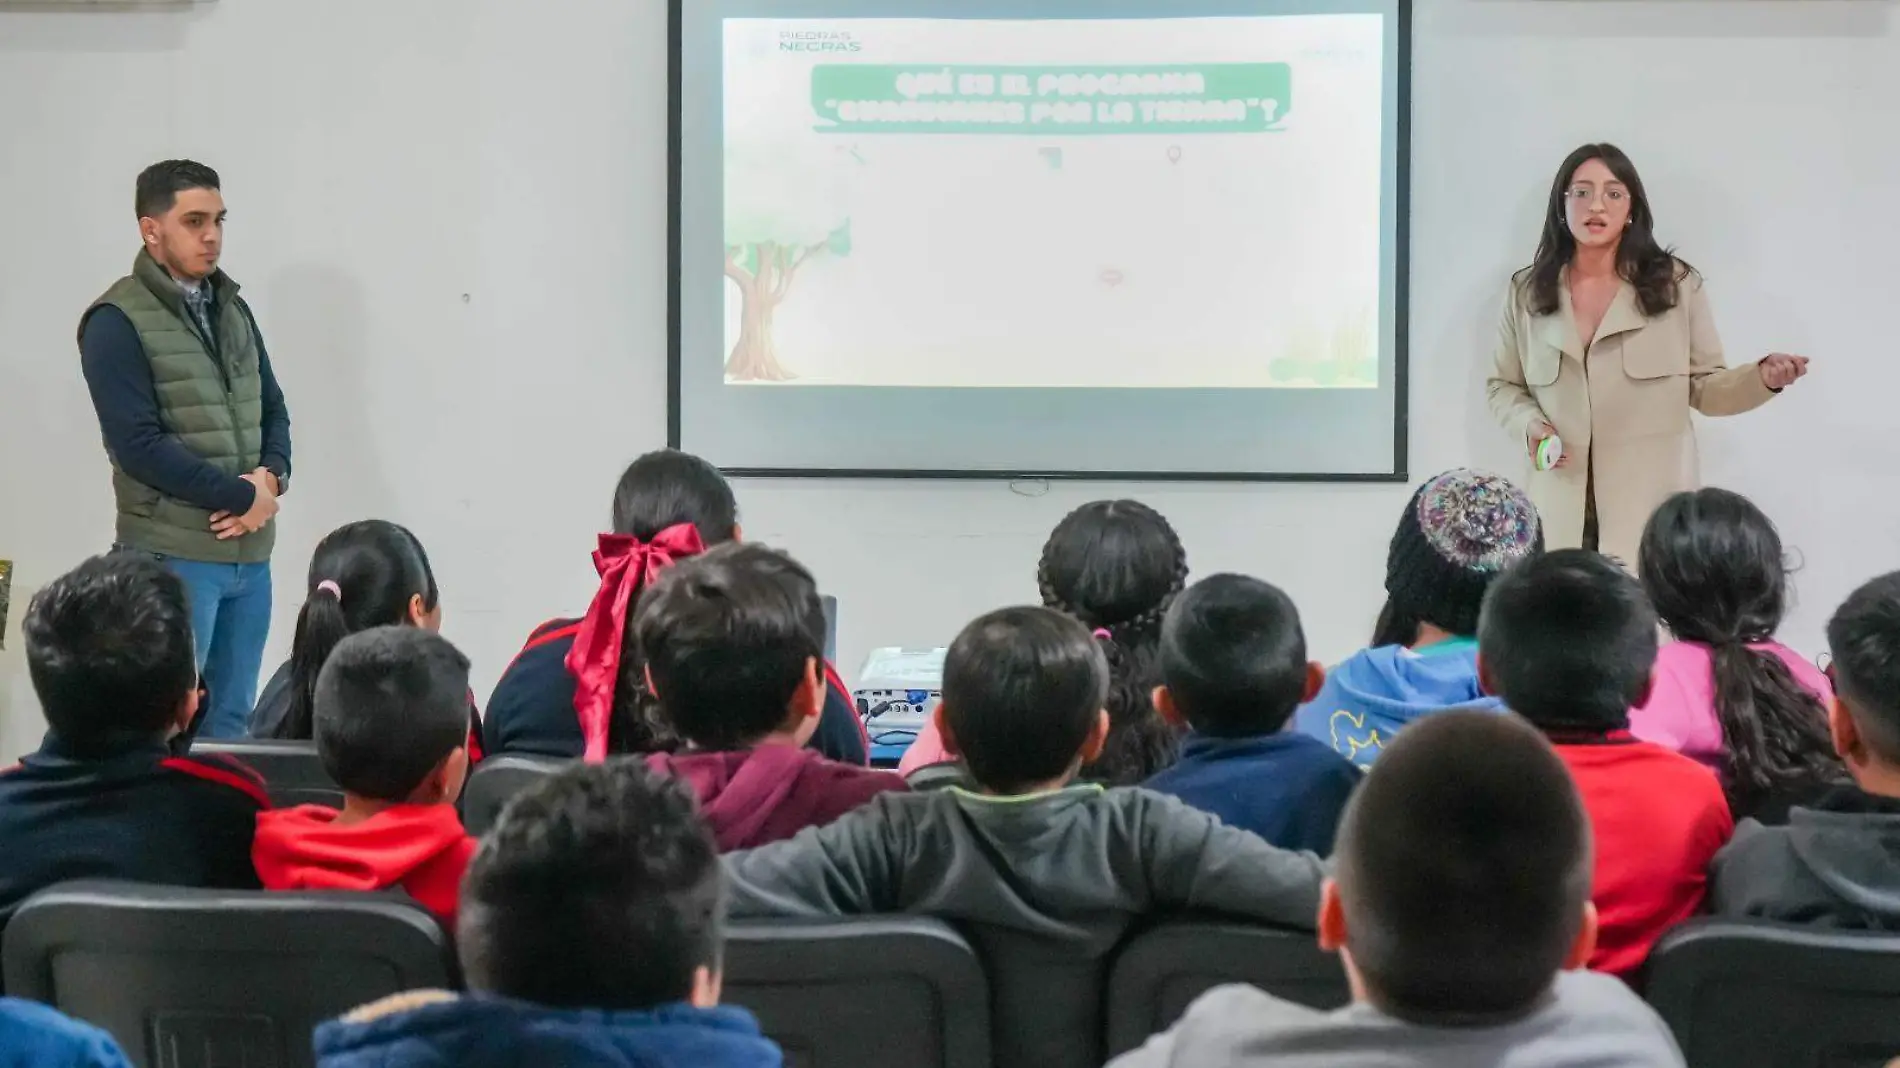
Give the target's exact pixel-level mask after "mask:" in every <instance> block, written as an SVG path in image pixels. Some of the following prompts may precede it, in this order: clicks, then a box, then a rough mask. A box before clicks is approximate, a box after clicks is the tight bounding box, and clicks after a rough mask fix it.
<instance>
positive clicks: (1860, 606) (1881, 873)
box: [1709, 572, 1900, 931]
mask: <svg viewBox="0 0 1900 1068" xmlns="http://www.w3.org/2000/svg"><path fill="white" fill-rule="evenodd" d="M1827 643H1828V647H1829V648H1830V649H1831V650H1832V651H1833V654H1834V662H1833V665H1832V670H1833V674H1834V686H1835V690H1834V703H1833V710H1832V713H1831V716H1830V720H1831V724H1832V730H1833V735H1834V745H1835V747H1836V748H1837V749H1838V750H1839V751H1840V754H1841V756H1842V757H1844V758H1845V759H1846V761H1847V770H1848V772H1849V774H1851V775H1852V776H1853V783H1852V784H1850V785H1845V786H1841V787H1838V788H1836V789H1835V790H1834V791H1833V792H1831V793H1828V794H1825V795H1823V796H1822V797H1821V798H1819V799H1818V800H1816V801H1814V802H1812V803H1810V804H1807V805H1803V806H1798V807H1796V808H1795V809H1793V810H1792V811H1791V812H1790V813H1789V816H1788V825H1787V826H1785V827H1764V826H1762V825H1760V824H1758V823H1755V822H1754V821H1752V820H1744V821H1743V822H1742V824H1741V826H1739V827H1737V828H1736V829H1735V840H1734V841H1732V842H1730V843H1729V844H1728V845H1727V846H1726V847H1725V848H1723V850H1722V851H1721V852H1720V853H1717V854H1716V856H1715V866H1714V868H1713V870H1712V871H1711V872H1710V887H1709V902H1710V905H1711V908H1712V911H1714V912H1716V913H1718V914H1721V915H1725V916H1758V917H1761V918H1762V919H1767V920H1782V921H1785V922H1790V923H1811V924H1816V925H1819V926H1825V927H1844V928H1857V929H1862V930H1878V931H1894V930H1900V572H1897V573H1894V574H1890V575H1884V576H1882V577H1880V578H1877V579H1874V580H1873V581H1871V582H1869V583H1867V584H1866V585H1864V586H1862V587H1861V588H1860V589H1858V590H1855V591H1854V593H1853V595H1852V596H1850V597H1849V598H1848V599H1847V602H1846V603H1845V604H1843V605H1841V607H1840V609H1839V610H1838V611H1836V612H1835V613H1834V618H1833V619H1832V620H1829V621H1828V625H1827Z"/></svg>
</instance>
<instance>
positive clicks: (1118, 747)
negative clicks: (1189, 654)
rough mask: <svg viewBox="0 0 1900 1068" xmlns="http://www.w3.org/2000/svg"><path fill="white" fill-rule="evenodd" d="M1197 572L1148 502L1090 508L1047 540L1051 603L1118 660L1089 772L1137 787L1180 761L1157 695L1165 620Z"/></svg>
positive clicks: (1045, 583) (1040, 576)
mask: <svg viewBox="0 0 1900 1068" xmlns="http://www.w3.org/2000/svg"><path fill="white" fill-rule="evenodd" d="M1187 575H1188V564H1187V552H1186V550H1185V549H1183V548H1182V546H1181V538H1180V536H1179V535H1177V534H1176V533H1175V532H1174V528H1173V527H1172V526H1170V525H1169V524H1168V521H1167V520H1166V519H1165V518H1163V517H1162V515H1161V513H1159V512H1157V511H1155V510H1154V509H1153V508H1150V507H1148V506H1147V505H1145V504H1142V503H1141V502H1140V501H1128V500H1121V501H1095V502H1093V503H1091V504H1085V505H1083V506H1082V507H1080V508H1077V509H1076V510H1075V511H1073V512H1070V513H1069V514H1068V516H1067V517H1065V518H1064V519H1063V520H1062V522H1060V523H1058V524H1056V528H1055V531H1054V532H1053V533H1051V534H1050V535H1049V540H1048V542H1046V543H1045V544H1044V545H1043V549H1042V562H1041V565H1040V566H1039V567H1038V568H1037V571H1036V582H1037V586H1038V588H1039V589H1040V590H1041V591H1042V603H1043V604H1044V605H1045V606H1047V607H1049V608H1054V609H1056V610H1058V611H1061V612H1064V613H1067V614H1068V615H1071V616H1073V617H1075V618H1076V619H1078V620H1080V621H1081V622H1082V624H1083V626H1084V627H1086V628H1087V629H1088V630H1090V631H1092V632H1094V634H1095V636H1096V638H1097V639H1098V640H1100V642H1101V645H1102V650H1103V652H1104V653H1105V654H1106V655H1107V657H1108V670H1109V678H1110V683H1109V696H1108V715H1109V723H1110V727H1109V736H1108V745H1107V747H1106V748H1104V749H1103V751H1102V755H1101V756H1100V757H1098V758H1097V759H1096V760H1095V761H1094V762H1092V763H1091V764H1090V765H1089V766H1088V767H1087V768H1085V769H1083V777H1084V778H1087V779H1091V780H1094V781H1098V782H1103V783H1107V784H1110V785H1132V784H1134V783H1139V782H1142V781H1143V780H1145V779H1147V778H1148V777H1149V776H1150V775H1153V774H1154V773H1155V772H1157V771H1160V770H1161V769H1162V768H1165V767H1167V766H1168V765H1170V764H1172V763H1174V759H1175V756H1176V755H1177V753H1178V752H1179V749H1180V740H1179V738H1178V737H1177V736H1176V734H1175V731H1174V729H1173V728H1172V727H1170V726H1169V725H1168V723H1167V722H1166V721H1165V720H1163V719H1162V718H1161V715H1160V714H1159V713H1158V712H1156V711H1155V709H1154V704H1153V701H1152V700H1151V694H1152V693H1153V691H1154V688H1155V685H1156V684H1157V683H1158V682H1159V681H1160V678H1161V673H1160V665H1159V659H1160V654H1159V647H1160V640H1161V620H1162V618H1163V617H1164V616H1165V615H1166V614H1167V611H1168V606H1169V605H1170V604H1171V603H1173V601H1174V596H1175V594H1178V593H1180V592H1181V588H1182V587H1183V586H1184V585H1185V584H1186V582H1187Z"/></svg>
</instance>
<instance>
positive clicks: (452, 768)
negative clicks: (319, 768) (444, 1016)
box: [251, 626, 475, 925]
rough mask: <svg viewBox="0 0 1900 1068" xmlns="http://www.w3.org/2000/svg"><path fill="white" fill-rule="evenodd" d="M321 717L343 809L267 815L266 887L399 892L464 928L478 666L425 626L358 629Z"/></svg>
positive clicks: (337, 664)
mask: <svg viewBox="0 0 1900 1068" xmlns="http://www.w3.org/2000/svg"><path fill="white" fill-rule="evenodd" d="M314 715H315V720H314V723H313V727H314V728H315V731H316V741H317V755H318V757H319V758H321V759H322V761H323V770H324V771H326V772H328V773H329V775H330V777H331V779H333V780H334V781H335V782H336V784H337V785H338V786H340V787H342V788H343V811H341V812H338V811H337V810H335V809H333V808H330V807H328V806H325V805H299V806H298V807H296V808H290V809H279V810H277V811H275V812H266V813H265V814H264V815H262V816H260V817H258V820H257V841H256V844H255V846H254V847H253V849H252V853H251V856H252V859H254V860H255V861H256V862H257V874H258V876H259V877H260V878H261V879H262V880H263V882H264V888H265V889H266V890H389V889H398V888H399V889H401V890H403V891H405V892H407V893H408V894H409V896H410V897H413V898H415V899H416V900H417V901H418V902H420V903H421V904H422V906H423V907H424V908H427V909H428V910H429V911H430V912H432V913H434V914H435V915H436V918H437V919H439V920H441V921H442V922H443V923H444V924H450V925H452V924H453V923H454V922H455V904H456V896H457V893H458V889H459V887H460V885H461V882H462V872H463V870H464V869H466V868H467V867H468V858H469V857H470V856H471V855H473V854H474V852H475V840H474V839H472V838H470V837H469V836H468V832H467V831H464V830H463V829H462V818H461V816H460V815H458V814H457V813H456V811H455V802H456V800H457V799H458V798H460V797H461V796H462V780H463V778H464V777H465V776H466V775H467V774H468V751H467V749H465V748H464V746H465V745H466V743H467V739H468V734H467V731H468V719H467V716H468V658H467V657H465V656H463V655H462V654H461V653H460V652H458V651H456V648H455V647H454V646H453V645H450V644H449V643H448V640H447V639H445V638H443V637H441V636H440V635H438V634H434V633H432V632H430V631H426V630H421V629H419V628H416V627H401V626H391V627H372V628H371V629H369V630H364V631H358V632H357V633H355V634H352V635H350V636H349V637H347V638H345V639H343V640H342V641H341V642H338V643H337V647H336V650H335V651H334V652H332V653H331V654H330V658H329V660H328V661H326V662H325V663H324V665H323V671H322V672H320V673H319V674H318V675H317V692H316V705H315V709H314Z"/></svg>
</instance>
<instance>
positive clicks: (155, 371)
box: [79, 249, 277, 564]
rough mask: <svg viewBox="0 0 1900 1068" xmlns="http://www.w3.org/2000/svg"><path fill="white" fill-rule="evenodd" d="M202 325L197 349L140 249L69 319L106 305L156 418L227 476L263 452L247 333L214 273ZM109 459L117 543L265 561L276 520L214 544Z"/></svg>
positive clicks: (168, 283) (167, 282) (167, 285)
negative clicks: (126, 337) (149, 388)
mask: <svg viewBox="0 0 1900 1068" xmlns="http://www.w3.org/2000/svg"><path fill="white" fill-rule="evenodd" d="M211 281H212V299H213V303H212V309H211V314H212V322H214V323H216V324H217V326H216V332H217V338H216V344H215V345H207V344H206V343H205V339H204V338H202V337H200V336H199V334H198V328H197V326H196V325H195V324H194V323H193V322H192V319H191V314H190V313H189V312H188V311H186V310H185V293H184V290H183V289H181V288H180V287H179V285H178V283H177V282H175V281H173V280H172V277H171V275H170V274H169V273H168V272H166V270H165V269H164V268H163V267H160V266H159V265H158V263H157V261H155V260H153V259H152V257H151V256H149V255H147V254H146V252H145V250H143V249H140V250H139V254H138V258H137V259H135V260H133V261H132V273H131V274H130V275H128V276H126V277H124V278H121V279H119V280H118V281H117V282H115V283H113V285H112V288H111V289H108V290H106V291H105V294H104V295H103V296H101V297H100V298H99V299H98V300H96V301H94V302H93V304H92V307H90V308H88V309H86V316H85V317H82V318H81V319H80V321H79V329H80V332H81V333H82V334H83V333H84V332H85V329H86V318H90V317H91V315H92V313H93V311H94V310H96V309H98V308H101V307H105V306H107V305H110V306H112V307H114V308H117V309H119V310H120V311H121V312H124V313H125V316H126V318H128V319H130V320H131V321H132V327H133V329H135V330H137V331H138V335H139V343H140V344H141V345H143V346H144V348H145V358H146V359H147V360H150V361H151V364H152V383H153V385H154V386H156V387H157V391H158V418H159V422H160V424H162V425H163V426H164V428H165V430H166V431H167V432H168V433H170V434H172V435H173V436H175V437H176V438H177V439H178V440H179V441H180V442H181V443H183V444H184V446H185V448H187V449H190V450H191V451H192V452H193V453H196V454H197V455H198V456H200V457H202V458H203V459H204V460H205V461H206V462H207V463H209V464H211V465H212V466H213V467H216V468H217V469H218V470H220V471H223V472H224V473H226V474H229V475H241V474H244V473H245V472H247V471H254V470H256V469H257V466H258V463H259V461H260V458H261V454H262V452H263V447H264V426H263V423H264V403H263V379H262V378H261V377H260V376H259V374H258V369H257V336H256V334H255V332H254V331H253V330H252V326H251V319H250V316H249V314H247V313H246V312H245V310H244V309H243V307H241V306H240V304H239V302H238V299H237V293H238V285H237V283H236V282H233V281H232V280H231V279H230V278H229V277H228V276H227V275H226V274H225V273H224V272H223V271H219V272H217V273H216V274H214V275H212V278H211ZM111 452H112V450H111V447H110V446H108V447H107V449H106V453H107V456H108V457H109V458H110V459H111V460H112V494H113V497H114V498H115V499H116V501H117V503H118V512H119V518H118V539H117V540H118V542H119V543H120V544H122V545H129V546H131V547H133V548H135V549H142V550H144V551H146V552H151V553H159V554H162V555H165V556H175V557H177V558H179V559H181V560H198V561H204V562H207V563H217V564H255V563H263V562H265V561H267V560H269V559H270V554H271V547H272V546H273V545H274V544H275V543H276V541H277V529H276V523H275V522H274V521H273V522H272V523H269V524H266V525H265V527H264V529H262V530H260V531H258V532H257V533H255V534H246V535H243V536H241V537H236V538H232V539H230V540H228V541H219V540H218V537H217V535H216V534H213V533H212V532H211V513H210V512H209V511H207V510H205V509H203V508H199V507H197V506H196V505H192V504H187V503H186V502H184V501H181V500H179V499H177V498H176V497H168V496H166V495H165V494H164V493H161V492H159V491H158V490H156V489H153V488H152V487H150V486H147V485H146V484H144V483H143V482H140V481H138V480H136V479H134V478H132V477H131V476H129V475H127V474H126V473H125V472H124V471H123V470H120V468H119V462H118V458H117V457H113V456H111Z"/></svg>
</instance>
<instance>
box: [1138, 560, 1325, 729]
mask: <svg viewBox="0 0 1900 1068" xmlns="http://www.w3.org/2000/svg"><path fill="white" fill-rule="evenodd" d="M1161 681H1162V682H1163V683H1164V684H1165V685H1166V686H1167V687H1168V693H1169V695H1170V696H1171V697H1173V699H1174V704H1175V707H1176V708H1177V709H1179V710H1180V712H1181V715H1182V716H1183V717H1184V718H1185V719H1186V720H1187V721H1188V725H1189V726H1191V727H1193V728H1194V730H1195V731H1196V732H1198V733H1201V734H1205V735H1211V736H1214V737H1240V736H1245V735H1252V734H1271V733H1273V732H1274V731H1277V730H1279V729H1280V728H1281V727H1284V726H1286V721H1287V720H1288V719H1289V718H1291V717H1292V715H1293V711H1294V709H1296V708H1298V707H1299V704H1300V699H1301V698H1302V697H1305V696H1306V633H1305V632H1304V631H1303V630H1301V629H1300V613H1299V609H1297V608H1295V607H1294V606H1293V601H1292V599H1290V598H1289V597H1287V595H1286V594H1285V593H1283V592H1281V591H1280V590H1279V588H1277V587H1275V586H1273V585H1271V584H1269V583H1266V582H1262V581H1260V580H1259V579H1256V578H1249V577H1247V576H1245V575H1210V576H1209V577H1207V578H1204V579H1202V580H1201V581H1199V582H1197V583H1195V584H1194V585H1192V586H1189V587H1188V588H1187V590H1186V591H1184V592H1183V593H1182V594H1181V595H1180V596H1179V597H1178V598H1176V599H1175V602H1174V605H1173V606H1172V607H1170V608H1169V609H1168V615H1167V618H1166V619H1165V620H1164V621H1163V622H1162V624H1161Z"/></svg>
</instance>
